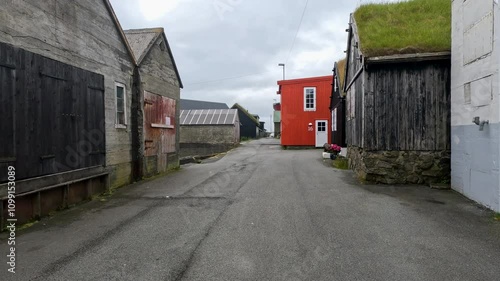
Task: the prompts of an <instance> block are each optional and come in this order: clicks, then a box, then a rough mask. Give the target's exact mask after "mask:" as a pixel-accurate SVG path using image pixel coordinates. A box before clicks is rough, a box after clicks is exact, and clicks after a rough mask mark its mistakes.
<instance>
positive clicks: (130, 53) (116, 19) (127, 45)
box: [103, 0, 137, 65]
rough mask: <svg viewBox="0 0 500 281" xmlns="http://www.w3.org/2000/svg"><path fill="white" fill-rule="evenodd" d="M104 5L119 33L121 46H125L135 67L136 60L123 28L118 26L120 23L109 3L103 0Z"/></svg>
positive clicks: (107, 0)
mask: <svg viewBox="0 0 500 281" xmlns="http://www.w3.org/2000/svg"><path fill="white" fill-rule="evenodd" d="M103 2H104V5H105V6H106V9H108V13H109V14H110V15H111V18H112V19H113V22H114V24H115V27H116V29H117V30H118V33H120V37H121V39H122V41H123V44H125V47H126V48H127V52H128V54H129V56H130V58H131V59H132V63H133V64H134V65H137V60H136V58H135V56H134V52H133V51H132V47H131V46H130V44H129V42H128V40H127V37H126V36H125V33H124V32H123V28H122V26H121V24H120V21H118V17H117V16H116V14H115V11H114V10H113V6H111V3H110V2H109V0H103Z"/></svg>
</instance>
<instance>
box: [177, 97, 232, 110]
mask: <svg viewBox="0 0 500 281" xmlns="http://www.w3.org/2000/svg"><path fill="white" fill-rule="evenodd" d="M189 109H229V106H227V104H225V103H222V102H211V101H201V100H187V99H181V110H189Z"/></svg>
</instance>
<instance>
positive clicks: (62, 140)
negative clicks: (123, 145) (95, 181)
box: [0, 43, 105, 182]
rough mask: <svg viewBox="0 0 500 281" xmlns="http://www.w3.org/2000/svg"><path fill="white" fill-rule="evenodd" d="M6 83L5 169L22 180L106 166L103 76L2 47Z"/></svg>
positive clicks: (0, 91)
mask: <svg viewBox="0 0 500 281" xmlns="http://www.w3.org/2000/svg"><path fill="white" fill-rule="evenodd" d="M0 85H1V86H0V104H1V109H2V111H1V112H2V119H1V120H0V130H1V132H2V138H0V148H1V149H0V169H2V170H6V168H7V166H9V165H12V166H14V167H16V179H18V180H22V179H26V178H32V177H37V176H42V175H48V174H55V173H60V172H66V171H70V170H75V169H81V168H86V167H92V166H103V165H104V161H105V136H104V131H103V128H104V77H103V76H102V75H99V74H96V73H92V72H89V71H85V70H82V69H79V68H76V67H73V66H70V65H68V64H64V63H61V62H57V61H54V60H52V59H48V58H45V57H43V56H41V55H37V54H34V53H31V52H28V51H25V50H23V49H20V48H15V47H13V46H10V45H8V44H4V43H0ZM6 180H7V174H1V175H0V182H3V181H6Z"/></svg>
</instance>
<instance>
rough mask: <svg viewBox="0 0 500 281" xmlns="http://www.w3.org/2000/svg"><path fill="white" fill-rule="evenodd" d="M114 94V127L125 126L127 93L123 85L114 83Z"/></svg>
mask: <svg viewBox="0 0 500 281" xmlns="http://www.w3.org/2000/svg"><path fill="white" fill-rule="evenodd" d="M115 94H116V126H115V127H116V128H126V125H127V111H126V108H127V93H126V91H125V85H123V84H121V83H115Z"/></svg>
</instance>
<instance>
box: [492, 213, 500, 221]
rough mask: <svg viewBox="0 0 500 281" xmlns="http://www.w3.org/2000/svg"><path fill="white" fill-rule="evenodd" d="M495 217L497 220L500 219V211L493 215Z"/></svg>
mask: <svg viewBox="0 0 500 281" xmlns="http://www.w3.org/2000/svg"><path fill="white" fill-rule="evenodd" d="M493 219H494V220H496V221H500V213H496V214H495V215H494V216H493Z"/></svg>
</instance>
